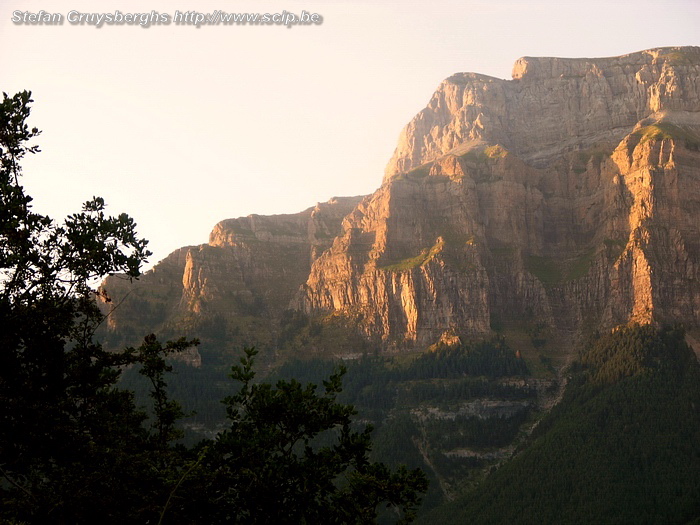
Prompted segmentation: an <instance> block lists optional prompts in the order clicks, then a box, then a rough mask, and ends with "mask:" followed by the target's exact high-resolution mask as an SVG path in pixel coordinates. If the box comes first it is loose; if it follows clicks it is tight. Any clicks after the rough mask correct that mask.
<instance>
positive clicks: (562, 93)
mask: <svg viewBox="0 0 700 525" xmlns="http://www.w3.org/2000/svg"><path fill="white" fill-rule="evenodd" d="M699 272H700V48H698V47H681V48H658V49H651V50H647V51H642V52H638V53H632V54H629V55H625V56H620V57H612V58H595V59H583V58H580V59H566V58H530V57H526V58H521V59H520V60H518V61H517V62H516V64H515V67H514V70H513V79H512V80H501V79H496V78H492V77H487V76H483V75H477V74H473V73H460V74H456V75H453V76H452V77H450V78H448V79H447V80H445V81H444V82H443V83H442V84H440V86H439V87H438V90H437V91H436V93H435V94H434V95H433V96H432V98H431V99H430V102H429V103H428V106H427V107H426V108H425V109H424V110H422V111H421V112H419V113H418V115H417V116H416V117H415V118H414V119H413V120H412V121H411V122H410V123H409V124H408V126H406V128H405V129H404V131H403V132H402V134H401V137H400V140H399V144H398V146H397V148H396V151H395V153H394V156H393V157H392V159H391V160H390V162H389V164H388V166H387V170H386V174H385V177H384V181H383V184H382V185H381V187H380V188H379V189H378V190H377V191H376V192H375V193H374V194H373V195H370V196H367V197H364V198H359V197H358V198H343V199H333V200H331V201H329V202H328V203H323V204H319V205H317V206H316V207H315V208H309V209H308V210H306V211H304V212H302V213H299V214H295V215H278V216H269V217H264V216H258V215H252V216H249V217H245V218H239V219H229V220H225V221H222V222H221V223H219V224H218V225H216V227H215V228H214V230H213V231H212V233H211V236H210V240H209V243H208V244H205V245H201V246H195V247H186V248H182V249H180V250H178V251H176V252H174V253H173V254H171V255H170V256H169V257H168V258H167V259H166V260H164V261H163V262H161V263H160V264H159V265H157V266H156V267H155V268H154V269H153V271H151V272H149V273H148V274H146V275H145V276H144V277H143V279H142V280H141V282H140V283H139V284H138V285H137V286H136V287H131V288H129V289H128V290H127V288H126V284H125V283H123V282H122V281H119V280H118V279H117V278H111V279H108V280H107V281H106V282H105V284H104V287H105V289H106V290H107V293H108V294H109V295H110V297H113V298H114V300H113V301H112V303H109V305H107V306H109V308H110V309H112V310H113V312H112V313H111V315H110V317H109V323H110V326H111V328H112V329H113V330H114V331H121V332H122V333H124V332H128V331H129V330H130V329H131V330H132V331H133V332H134V333H136V334H143V333H144V332H145V331H148V330H152V329H153V328H150V327H157V326H172V327H173V331H172V332H173V334H180V333H181V332H182V330H183V327H187V326H188V324H187V323H188V322H189V321H188V320H192V319H199V320H200V321H202V320H203V321H207V322H208V323H209V329H211V330H213V331H216V326H215V325H216V323H217V322H218V321H216V319H220V318H226V319H234V318H235V319H239V320H240V322H238V324H236V326H232V325H231V323H229V324H228V325H227V328H226V330H223V332H222V333H223V335H222V337H221V341H230V340H231V337H232V333H234V332H236V333H238V331H239V329H242V328H244V327H245V326H246V325H245V323H248V324H250V323H253V322H258V323H259V324H260V326H261V327H264V330H267V331H269V327H270V326H271V325H274V324H275V322H277V321H278V320H279V319H280V315H281V314H282V312H283V311H285V310H286V309H288V308H290V307H291V308H294V309H297V310H300V311H302V312H304V313H305V314H308V315H309V316H311V317H312V318H323V321H322V323H328V322H335V321H338V320H340V321H338V322H339V323H341V324H342V326H343V330H345V328H347V327H348V326H349V327H352V328H353V330H359V332H360V333H362V334H363V335H364V337H365V338H366V339H368V340H371V341H374V342H376V343H377V344H378V345H379V347H381V348H403V347H418V348H425V346H427V345H430V344H433V343H435V342H438V341H443V342H445V341H456V340H457V338H458V337H460V336H464V335H479V336H481V335H486V334H488V333H489V332H491V331H492V330H494V329H495V330H500V329H501V328H502V327H503V326H504V325H505V326H508V325H510V326H516V325H517V326H519V328H518V330H520V332H521V333H523V330H528V329H529V328H527V327H528V326H529V327H532V326H533V325H535V324H536V325H537V326H538V328H537V330H540V329H543V330H551V331H553V332H552V333H554V331H556V333H557V335H558V339H557V340H558V341H560V342H559V343H558V344H561V345H564V344H565V343H566V341H564V339H562V337H564V338H568V337H570V336H571V335H572V334H581V333H585V332H586V331H589V330H594V329H598V328H601V327H612V326H615V325H617V324H620V323H626V322H630V321H640V322H649V321H662V322H666V321H669V322H683V323H686V324H687V325H690V326H696V327H697V326H700V273H699ZM124 297H127V299H126V300H125V303H126V302H127V301H128V303H129V305H126V304H125V306H124V307H122V306H117V308H116V309H114V306H115V305H119V304H121V301H122V298H124ZM107 306H106V308H107ZM334 320H335V321H334ZM300 322H301V321H299V319H291V321H290V323H291V324H289V326H292V325H294V326H297V328H298V326H301V325H300V324H299V323H300ZM305 322H308V321H305ZM314 322H315V321H314ZM278 324H279V327H280V330H281V331H284V330H283V329H282V328H281V327H282V324H283V323H278ZM263 325H264V326H263ZM305 326H306V328H305V329H304V330H307V329H308V330H307V331H306V332H303V333H301V332H300V331H299V330H297V332H294V333H295V334H297V335H299V334H301V336H300V337H301V338H302V339H303V341H300V342H299V345H301V346H304V347H305V346H308V341H309V337H310V333H311V331H313V330H315V331H316V332H318V331H319V330H320V329H319V328H318V326H317V327H316V328H313V327H312V326H311V325H308V324H307V325H305ZM323 326H327V325H323ZM542 327H543V328H542ZM312 328H313V330H312ZM336 328H337V327H336ZM261 330H262V328H261ZM328 333H329V334H330V335H329V337H328V339H327V340H326V341H325V343H324V344H326V343H328V344H333V345H338V344H341V343H340V339H343V340H344V341H346V343H347V347H348V349H347V351H348V352H350V351H352V350H351V348H350V347H356V346H357V344H356V341H352V342H348V341H350V339H348V337H347V333H348V332H346V331H343V332H342V337H341V336H339V335H338V334H339V333H341V332H337V333H336V332H333V330H329V331H328ZM297 335H295V336H294V337H297ZM246 337H247V335H246ZM290 337H291V336H290ZM242 340H244V341H247V340H249V339H245V338H242ZM287 340H289V338H288V339H287ZM329 342H330V343H329ZM295 344H296V343H295ZM275 345H276V343H275V341H274V336H271V340H270V346H271V347H273V348H275ZM301 346H300V347H301ZM343 351H345V350H343Z"/></svg>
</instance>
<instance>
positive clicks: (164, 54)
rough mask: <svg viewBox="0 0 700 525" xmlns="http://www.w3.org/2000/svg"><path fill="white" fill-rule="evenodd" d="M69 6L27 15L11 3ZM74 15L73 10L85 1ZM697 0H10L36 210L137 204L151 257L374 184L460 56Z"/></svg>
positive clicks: (601, 46)
mask: <svg viewBox="0 0 700 525" xmlns="http://www.w3.org/2000/svg"><path fill="white" fill-rule="evenodd" d="M40 9H44V10H45V11H47V12H49V13H59V14H61V15H63V17H64V22H63V25H59V26H46V25H27V24H22V25H19V24H14V23H13V22H12V16H13V12H14V11H16V10H19V11H23V12H24V11H30V12H34V13H36V12H38V11H39V10H40ZM116 10H119V11H120V12H121V13H144V12H147V13H151V11H156V12H158V13H160V14H167V15H169V16H170V17H171V18H172V17H174V15H175V13H176V11H178V10H179V11H181V12H187V11H192V10H196V11H198V12H202V13H213V12H214V11H216V10H221V11H224V12H228V13H239V12H241V13H242V12H250V13H261V14H263V13H270V14H273V13H277V12H282V11H287V12H293V13H301V11H307V12H310V13H318V14H320V15H322V17H323V23H322V24H321V25H311V26H305V27H299V26H296V27H291V28H286V27H284V26H276V25H273V26H240V25H231V26H225V25H218V26H202V27H199V28H196V27H195V26H193V25H175V24H174V23H172V22H171V23H170V25H152V26H151V27H149V28H147V29H146V28H142V27H140V26H139V25H133V26H129V25H120V26H116V25H106V24H105V25H104V26H103V27H100V28H96V27H95V26H93V25H73V24H71V23H70V22H68V21H67V20H65V18H66V17H67V15H68V13H69V12H71V11H75V12H78V13H100V14H102V13H112V14H113V13H114V12H115V11H116ZM73 16H76V15H75V14H74V15H73ZM699 37H700V2H699V1H698V0H676V1H667V2H663V1H647V0H636V1H624V2H616V1H614V0H609V1H595V0H589V1H586V2H582V1H576V2H573V1H572V2H569V1H567V0H558V1H531V2H527V1H501V2H499V1H497V0H496V1H490V2H487V1H456V0H455V1H451V0H431V1H429V2H416V1H391V2H389V1H377V0H361V1H333V0H326V1H302V0H288V1H282V2H280V1H276V0H275V1H263V0H257V1H236V0H216V1H209V0H205V1H202V0H198V1H196V2H195V1H188V2H184V1H179V0H168V1H159V0H138V1H129V0H121V1H119V2H112V1H110V0H106V1H100V2H95V1H94V0H89V1H85V0H70V1H68V0H49V1H44V2H34V1H29V0H24V1H19V0H2V3H1V4H0V80H1V81H2V82H1V84H2V85H1V89H2V91H5V92H7V93H9V94H13V93H15V92H17V91H19V90H22V89H29V90H31V91H32V92H33V95H34V100H35V103H34V110H33V113H32V120H31V124H32V125H34V126H37V127H39V128H40V129H42V130H43V135H42V136H40V137H39V140H38V143H39V144H40V146H41V148H42V153H40V154H38V155H36V156H34V157H33V158H31V159H28V160H27V161H26V162H25V163H24V169H25V181H24V183H25V186H26V188H27V189H28V192H29V193H30V194H31V195H33V196H34V198H35V209H36V210H37V211H39V212H42V213H48V214H49V215H51V216H53V217H55V218H60V217H63V216H65V215H66V214H67V213H70V212H72V211H76V210H78V209H79V208H80V205H81V203H82V202H84V201H85V200H87V199H88V198H90V197H91V196H92V195H99V196H102V197H104V198H105V199H106V201H107V203H108V205H109V210H111V211H112V212H113V213H119V212H122V211H126V212H128V213H129V214H130V215H132V216H133V217H134V218H135V219H136V221H137V222H138V224H139V232H140V233H141V235H143V236H145V237H146V238H148V239H150V240H151V245H150V246H151V249H152V251H153V252H154V256H153V257H152V258H151V263H155V262H157V261H158V260H160V259H162V258H163V257H165V256H166V255H167V254H168V253H170V252H171V251H172V250H174V249H176V248H178V247H180V246H184V245H188V244H200V243H204V242H206V241H207V239H208V235H209V231H210V230H211V228H212V227H213V226H214V224H215V223H216V222H218V221H219V220H222V219H226V218H229V217H239V216H244V215H248V214H251V213H259V214H274V213H294V212H298V211H301V210H303V209H305V208H308V207H309V206H313V205H314V204H315V203H316V202H319V201H326V200H328V199H329V198H331V197H333V196H336V195H359V194H366V193H370V192H372V191H374V190H375V189H376V188H377V187H378V186H379V184H380V183H381V179H382V175H383V171H384V166H385V165H386V163H387V161H388V160H389V158H390V156H391V154H392V153H393V150H394V147H395V144H396V140H397V138H398V135H399V132H400V131H401V129H402V128H403V126H404V125H405V124H406V123H407V122H408V121H409V120H410V119H411V118H412V116H413V115H414V114H415V113H416V112H418V111H419V110H420V109H421V108H423V107H424V106H425V104H426V103H427V102H428V100H429V98H430V96H431V94H432V93H433V91H434V89H435V88H436V87H437V86H438V84H439V83H440V82H441V81H442V80H443V79H444V78H446V77H448V76H450V75H451V74H453V73H456V72H459V71H474V72H479V73H485V74H488V75H492V76H496V77H500V78H510V73H511V68H512V66H513V63H514V62H515V60H516V59H517V58H519V57H521V56H526V55H528V56H563V57H586V56H613V55H620V54H625V53H630V52H634V51H639V50H642V49H647V48H651V47H660V46H672V45H700V38H699Z"/></svg>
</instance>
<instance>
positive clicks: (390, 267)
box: [379, 240, 445, 272]
mask: <svg viewBox="0 0 700 525" xmlns="http://www.w3.org/2000/svg"><path fill="white" fill-rule="evenodd" d="M444 244H445V243H444V241H443V240H439V241H438V242H436V243H435V244H434V245H433V246H431V247H430V248H423V249H422V250H421V252H420V253H419V254H418V255H416V256H415V257H409V258H407V259H402V260H400V261H396V262H394V263H391V264H387V265H386V266H380V267H379V269H380V270H384V271H387V272H401V271H403V270H412V269H413V268H418V267H419V266H423V264H425V263H426V262H428V261H429V260H430V259H432V258H433V257H434V256H435V255H436V254H437V253H438V252H440V251H442V248H443V246H444Z"/></svg>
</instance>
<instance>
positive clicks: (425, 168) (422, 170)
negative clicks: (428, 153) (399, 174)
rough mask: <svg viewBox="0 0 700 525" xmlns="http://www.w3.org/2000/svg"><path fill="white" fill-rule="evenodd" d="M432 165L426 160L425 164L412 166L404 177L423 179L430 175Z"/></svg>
mask: <svg viewBox="0 0 700 525" xmlns="http://www.w3.org/2000/svg"><path fill="white" fill-rule="evenodd" d="M432 166H433V163H432V162H427V163H425V164H421V165H420V166H418V167H417V168H413V169H412V170H410V171H409V172H408V173H406V177H407V178H409V179H414V180H415V179H424V178H426V177H427V176H428V175H430V168H431V167H432Z"/></svg>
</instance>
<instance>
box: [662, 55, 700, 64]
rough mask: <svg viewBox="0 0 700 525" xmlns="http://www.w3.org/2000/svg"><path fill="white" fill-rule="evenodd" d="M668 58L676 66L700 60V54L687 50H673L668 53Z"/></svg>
mask: <svg viewBox="0 0 700 525" xmlns="http://www.w3.org/2000/svg"><path fill="white" fill-rule="evenodd" d="M665 58H666V60H667V61H668V62H669V63H670V64H672V65H674V66H691V65H693V64H696V63H697V62H698V55H697V54H691V53H688V52H686V51H673V52H672V53H669V54H668V55H666V57H665Z"/></svg>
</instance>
